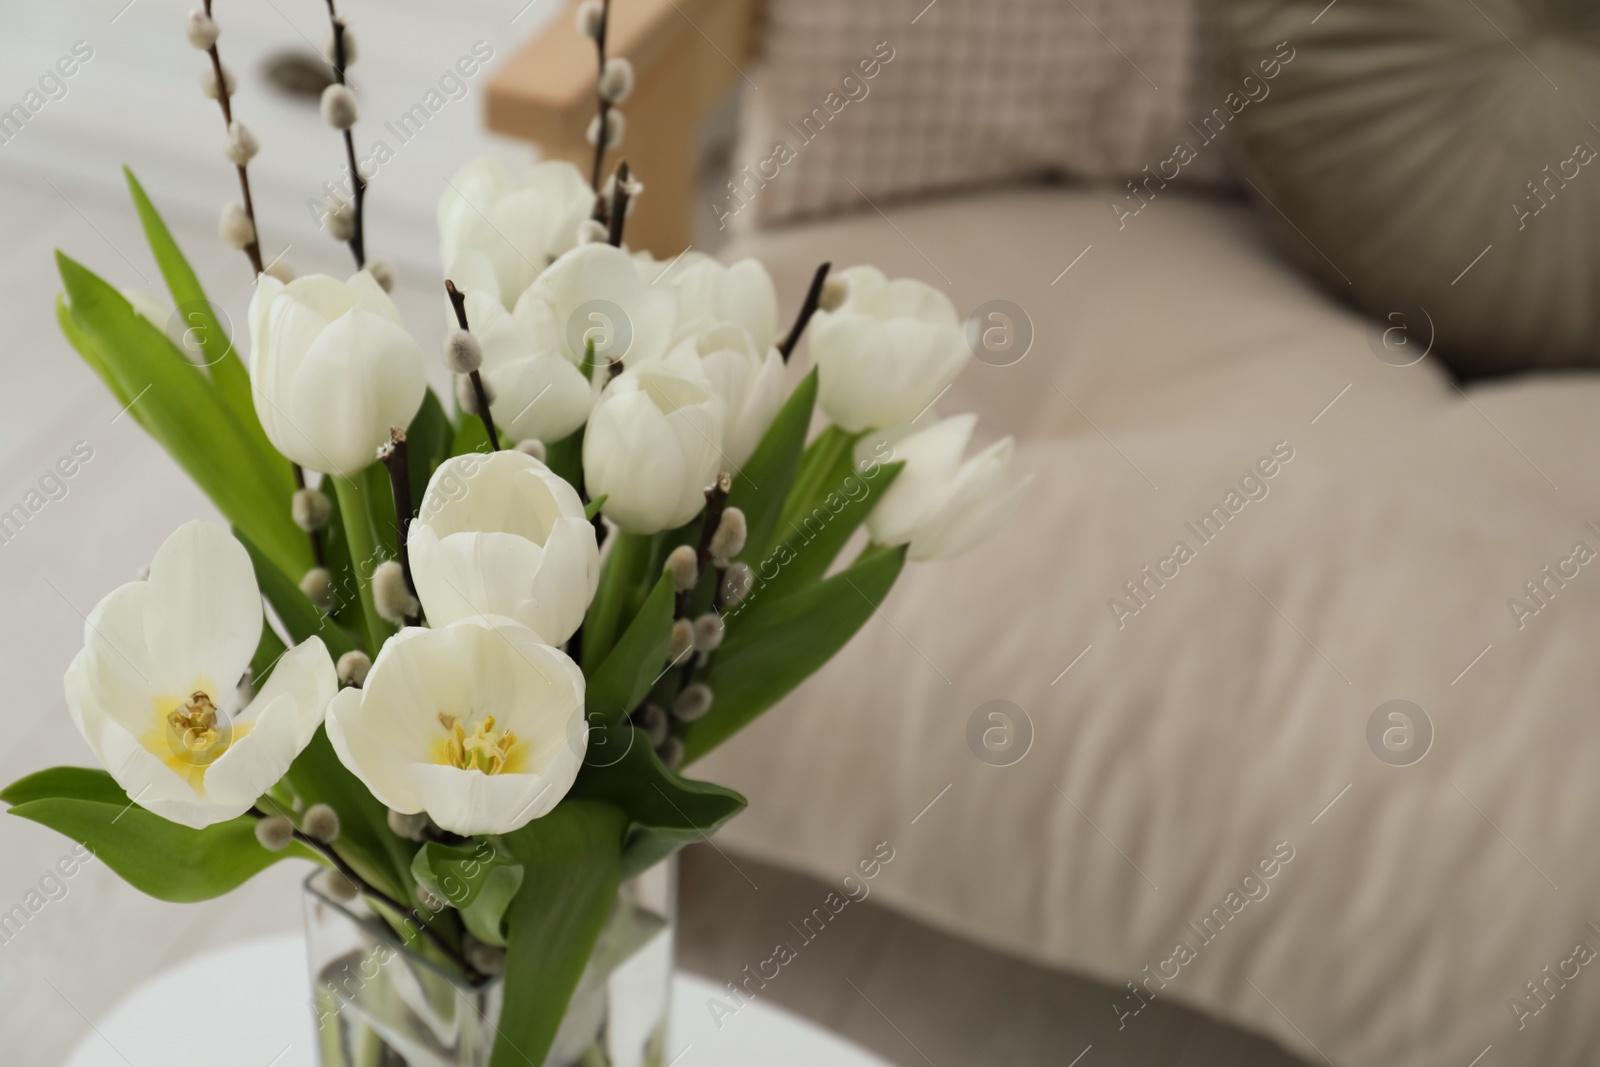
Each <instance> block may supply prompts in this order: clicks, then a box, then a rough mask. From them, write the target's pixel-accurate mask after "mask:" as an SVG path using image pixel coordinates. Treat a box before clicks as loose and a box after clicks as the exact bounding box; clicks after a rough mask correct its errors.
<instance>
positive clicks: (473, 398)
mask: <svg viewBox="0 0 1600 1067" xmlns="http://www.w3.org/2000/svg"><path fill="white" fill-rule="evenodd" d="M479 380H480V381H482V382H483V395H484V396H486V397H488V398H489V406H490V407H491V408H492V407H494V402H495V399H496V397H495V391H494V386H493V385H492V384H491V383H490V381H489V379H488V378H484V377H483V376H482V375H479ZM456 404H457V405H458V406H459V407H460V408H461V410H462V411H465V412H466V413H467V414H468V415H477V414H478V413H479V412H478V391H477V390H476V389H474V388H473V387H472V379H471V378H470V377H469V376H467V375H465V374H458V375H456Z"/></svg>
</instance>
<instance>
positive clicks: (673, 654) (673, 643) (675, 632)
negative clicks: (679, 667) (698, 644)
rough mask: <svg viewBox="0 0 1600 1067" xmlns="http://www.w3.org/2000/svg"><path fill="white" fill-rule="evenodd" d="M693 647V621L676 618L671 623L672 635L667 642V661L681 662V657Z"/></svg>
mask: <svg viewBox="0 0 1600 1067" xmlns="http://www.w3.org/2000/svg"><path fill="white" fill-rule="evenodd" d="M692 648H694V623H692V622H690V621H689V620H688V619H677V620H675V621H674V622H673V624H672V637H671V638H670V639H669V640H668V642H667V661H668V662H669V663H681V662H683V657H685V656H687V655H688V654H689V650H690V649H692Z"/></svg>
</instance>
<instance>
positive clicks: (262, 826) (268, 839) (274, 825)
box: [256, 815, 294, 852]
mask: <svg viewBox="0 0 1600 1067" xmlns="http://www.w3.org/2000/svg"><path fill="white" fill-rule="evenodd" d="M256 840H257V841H259V842H261V847H262V848H264V849H266V850H267V851H268V852H282V851H283V850H284V849H286V848H288V847H289V842H291V841H293V840H294V823H292V822H290V821H289V820H288V819H287V818H285V817H284V816H282V815H269V816H267V817H266V818H265V819H262V820H261V821H260V822H258V823H256Z"/></svg>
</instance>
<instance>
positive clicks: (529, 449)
mask: <svg viewBox="0 0 1600 1067" xmlns="http://www.w3.org/2000/svg"><path fill="white" fill-rule="evenodd" d="M517 451H518V452H521V453H522V454H523V455H524V456H532V457H533V458H534V459H536V460H538V461H539V462H540V463H543V462H544V457H545V448H544V442H543V441H541V440H539V439H538V438H537V437H529V438H527V439H525V440H522V441H518V442H517Z"/></svg>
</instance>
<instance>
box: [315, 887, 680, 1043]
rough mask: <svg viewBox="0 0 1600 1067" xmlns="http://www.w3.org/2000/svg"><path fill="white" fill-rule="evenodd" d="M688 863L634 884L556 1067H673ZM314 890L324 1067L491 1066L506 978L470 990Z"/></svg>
mask: <svg viewBox="0 0 1600 1067" xmlns="http://www.w3.org/2000/svg"><path fill="white" fill-rule="evenodd" d="M677 872H678V868H677V859H676V857H674V858H672V859H668V860H665V861H664V862H662V863H659V864H657V865H656V866H655V867H652V868H651V869H650V870H648V871H646V872H644V873H643V874H641V875H639V876H638V877H637V878H634V879H633V880H632V881H629V882H625V883H623V885H622V887H621V888H620V889H619V890H618V891H617V899H616V902H615V903H614V904H613V905H612V909H611V915H610V917H609V918H608V919H607V920H606V925H605V928H604V929H603V930H602V931H601V933H600V938H599V940H598V941H597V942H596V944H595V949H594V952H593V954H591V956H590V957H589V963H588V966H587V967H586V968H585V969H584V972H583V977H582V979H580V980H579V982H578V987H577V989H576V990H575V991H574V993H573V995H572V1000H571V1002H570V1003H569V1004H568V1005H567V1011H566V1015H565V1016H564V1017H563V1018H562V1021H561V1029H560V1031H559V1032H558V1033H557V1035H556V1039H555V1043H554V1045H553V1046H552V1047H551V1050H550V1054H549V1056H548V1057H547V1058H546V1059H545V1062H544V1067H662V1065H663V1064H664V1063H665V1048H666V1037H667V1015H668V1009H669V1007H670V998H671V990H672V962H673V935H674V929H675V918H676V911H677ZM320 874H321V872H318V873H317V874H313V875H312V876H311V877H310V878H308V879H307V880H306V883H305V911H306V949H307V955H308V959H309V963H310V968H311V1007H312V1011H313V1015H314V1019H315V1027H316V1040H317V1044H318V1056H319V1062H320V1063H321V1064H322V1067H402V1065H403V1067H484V1065H486V1064H488V1062H489V1054H490V1052H491V1051H492V1050H493V1049H494V1042H495V1038H496V1036H497V1030H496V1024H497V1023H498V1022H499V1019H500V1015H501V1012H502V1011H515V1010H516V1005H508V1004H506V1003H505V995H504V994H505V989H504V986H503V984H502V982H501V980H500V979H499V978H498V977H497V978H493V979H491V980H490V981H488V982H486V983H483V984H481V985H472V984H469V983H468V982H467V981H466V980H464V979H463V978H461V977H459V976H457V975H454V974H451V973H449V972H448V971H446V970H445V969H443V968H441V967H440V966H438V965H437V964H435V963H433V962H432V961H430V960H428V959H425V958H424V957H423V956H421V955H420V954H419V953H417V952H414V951H412V950H411V949H408V948H406V947H405V945H404V944H403V943H402V942H401V940H400V938H399V936H398V935H397V934H396V933H395V932H394V930H393V929H392V928H391V927H390V926H389V925H388V924H387V923H385V922H384V921H383V919H381V918H380V917H378V916H377V915H376V914H375V913H374V912H373V911H372V910H371V909H370V908H368V907H367V906H366V904H365V903H364V902H362V901H355V902H344V901H340V900H338V899H335V898H334V897H333V896H331V895H329V894H328V893H326V892H325V891H324V890H323V887H322V879H321V877H320Z"/></svg>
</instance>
